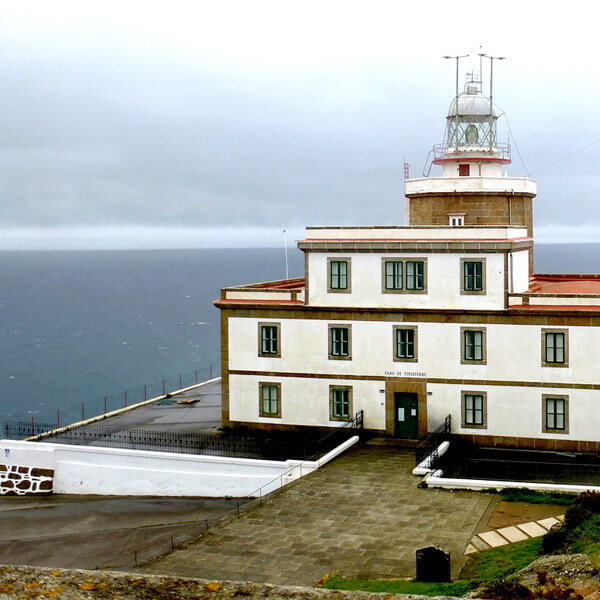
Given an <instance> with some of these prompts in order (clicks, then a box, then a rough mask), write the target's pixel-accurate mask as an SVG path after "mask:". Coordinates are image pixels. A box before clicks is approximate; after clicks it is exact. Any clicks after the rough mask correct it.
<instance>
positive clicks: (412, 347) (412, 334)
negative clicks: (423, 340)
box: [394, 325, 417, 362]
mask: <svg viewBox="0 0 600 600" xmlns="http://www.w3.org/2000/svg"><path fill="white" fill-rule="evenodd" d="M394 360H395V361H404V362H416V360H417V328H416V327H411V326H406V325H395V326H394Z"/></svg>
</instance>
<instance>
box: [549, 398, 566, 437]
mask: <svg viewBox="0 0 600 600" xmlns="http://www.w3.org/2000/svg"><path fill="white" fill-rule="evenodd" d="M542 431H543V432H544V433H569V397H568V396H550V395H544V396H542Z"/></svg>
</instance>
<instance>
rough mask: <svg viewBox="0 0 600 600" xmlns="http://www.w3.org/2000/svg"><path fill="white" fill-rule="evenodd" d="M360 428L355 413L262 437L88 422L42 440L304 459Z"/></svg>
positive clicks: (11, 427) (30, 430)
mask: <svg viewBox="0 0 600 600" xmlns="http://www.w3.org/2000/svg"><path fill="white" fill-rule="evenodd" d="M362 426H363V413H362V411H360V412H359V413H357V415H356V416H355V417H354V419H352V420H351V421H349V422H348V423H346V424H345V425H343V426H342V427H338V428H336V429H335V430H333V431H332V432H330V433H328V434H326V435H325V436H323V437H317V436H316V435H313V436H312V437H309V436H301V435H298V434H290V433H279V434H278V433H275V432H274V433H273V434H270V435H269V434H267V435H265V434H262V433H261V432H252V431H250V430H245V431H242V432H239V431H236V430H232V431H231V432H225V433H218V434H209V433H193V432H176V431H164V430H157V429H123V428H122V427H121V428H118V427H111V426H109V425H94V424H92V425H85V426H81V427H74V428H73V429H68V430H63V431H60V432H58V433H57V434H56V435H53V436H49V437H46V438H45V439H44V441H49V442H55V443H60V444H83V445H94V446H100V447H105V448H127V449H130V450H150V451H156V452H173V453H182V454H197V455H210V456H228V457H233V458H266V459H271V460H285V459H288V458H295V459H307V458H312V457H319V456H322V455H324V454H326V453H327V452H329V451H330V450H333V448H336V447H337V446H339V445H340V444H342V443H344V442H345V441H346V440H347V439H349V438H350V437H352V436H353V435H355V434H356V431H357V430H362ZM52 429H53V426H52V425H48V424H41V423H33V422H28V421H17V422H15V423H11V422H6V423H5V424H4V435H5V438H6V439H25V438H29V437H31V436H32V435H39V434H40V433H43V432H45V431H51V430H52Z"/></svg>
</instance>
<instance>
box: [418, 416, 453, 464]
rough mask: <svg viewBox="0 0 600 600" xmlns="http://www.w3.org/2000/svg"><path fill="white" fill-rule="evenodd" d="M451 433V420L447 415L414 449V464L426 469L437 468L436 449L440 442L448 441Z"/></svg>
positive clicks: (438, 456) (437, 455) (437, 457)
mask: <svg viewBox="0 0 600 600" xmlns="http://www.w3.org/2000/svg"><path fill="white" fill-rule="evenodd" d="M451 432H452V418H451V416H450V415H448V416H447V417H446V418H445V419H444V422H443V423H441V424H440V425H439V426H438V427H437V428H436V429H434V430H433V431H432V432H431V433H429V435H428V436H427V437H426V438H425V439H424V440H423V441H422V442H420V443H419V445H418V446H417V447H416V448H415V463H416V465H417V466H419V465H420V466H421V467H423V468H426V469H435V468H439V462H440V455H439V452H438V448H439V447H440V444H441V443H442V442H445V441H448V440H449V439H450V434H451Z"/></svg>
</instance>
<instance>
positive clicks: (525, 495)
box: [500, 488, 577, 506]
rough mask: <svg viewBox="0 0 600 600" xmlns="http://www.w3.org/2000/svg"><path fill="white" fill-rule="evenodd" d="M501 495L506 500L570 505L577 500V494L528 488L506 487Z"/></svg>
mask: <svg viewBox="0 0 600 600" xmlns="http://www.w3.org/2000/svg"><path fill="white" fill-rule="evenodd" d="M500 497H501V498H502V500H504V501H505V502H529V504H559V505H562V506H569V505H571V504H573V502H575V500H576V499H577V494H563V493H562V492H538V491H536V490H529V489H526V488H524V489H521V488H506V489H505V490H502V492H500Z"/></svg>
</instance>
